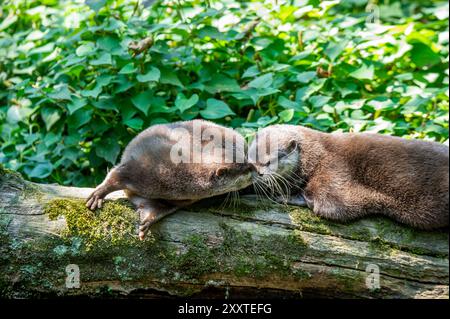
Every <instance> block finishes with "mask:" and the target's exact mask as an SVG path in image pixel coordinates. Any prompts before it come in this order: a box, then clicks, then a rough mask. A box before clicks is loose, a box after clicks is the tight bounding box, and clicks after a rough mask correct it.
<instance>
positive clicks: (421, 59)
mask: <svg viewBox="0 0 450 319" xmlns="http://www.w3.org/2000/svg"><path fill="white" fill-rule="evenodd" d="M412 46H413V48H412V49H411V51H410V52H411V60H412V61H413V62H414V64H415V65H417V66H418V67H419V68H423V67H425V66H433V65H436V64H438V63H440V62H441V56H440V55H439V54H437V53H436V52H434V51H433V50H432V49H431V48H430V47H429V46H428V45H426V44H425V43H422V42H417V43H413V44H412Z"/></svg>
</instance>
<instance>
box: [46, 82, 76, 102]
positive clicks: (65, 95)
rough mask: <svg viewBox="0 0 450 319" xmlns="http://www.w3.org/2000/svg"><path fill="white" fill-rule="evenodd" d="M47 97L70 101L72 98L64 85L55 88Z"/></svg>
mask: <svg viewBox="0 0 450 319" xmlns="http://www.w3.org/2000/svg"><path fill="white" fill-rule="evenodd" d="M48 96H49V97H51V98H52V99H55V100H70V99H71V97H72V95H71V93H70V91H69V88H68V87H67V85H65V84H63V85H58V86H56V87H55V89H54V91H53V92H52V93H50V94H49V95H48Z"/></svg>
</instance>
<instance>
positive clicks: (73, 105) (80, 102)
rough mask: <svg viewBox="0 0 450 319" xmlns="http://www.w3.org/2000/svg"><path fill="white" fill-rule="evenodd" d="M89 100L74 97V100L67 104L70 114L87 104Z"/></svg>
mask: <svg viewBox="0 0 450 319" xmlns="http://www.w3.org/2000/svg"><path fill="white" fill-rule="evenodd" d="M87 103H88V101H87V99H85V98H79V97H74V98H73V99H72V101H71V102H70V103H69V104H67V109H68V110H69V115H70V114H73V113H75V111H77V110H79V109H81V108H82V107H84V106H85V105H87Z"/></svg>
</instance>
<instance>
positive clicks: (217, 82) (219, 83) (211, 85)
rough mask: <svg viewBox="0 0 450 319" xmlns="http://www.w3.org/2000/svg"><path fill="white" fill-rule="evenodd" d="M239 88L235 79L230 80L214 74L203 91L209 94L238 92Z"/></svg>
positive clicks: (224, 76)
mask: <svg viewBox="0 0 450 319" xmlns="http://www.w3.org/2000/svg"><path fill="white" fill-rule="evenodd" d="M240 89H241V88H240V86H239V84H238V83H237V81H236V80H235V79H231V78H229V77H227V76H226V75H223V74H214V75H213V76H212V78H211V80H210V81H208V82H207V83H205V90H206V91H208V92H209V93H211V94H216V93H220V92H236V91H240Z"/></svg>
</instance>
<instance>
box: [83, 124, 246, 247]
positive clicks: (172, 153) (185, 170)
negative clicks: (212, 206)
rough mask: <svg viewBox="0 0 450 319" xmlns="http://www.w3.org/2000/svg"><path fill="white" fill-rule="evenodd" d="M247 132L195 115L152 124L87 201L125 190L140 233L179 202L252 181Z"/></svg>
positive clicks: (92, 204) (97, 204) (93, 203)
mask: <svg viewBox="0 0 450 319" xmlns="http://www.w3.org/2000/svg"><path fill="white" fill-rule="evenodd" d="M245 148H246V143H245V140H244V138H243V137H242V136H241V135H239V134H238V133H236V132H235V131H233V130H232V129H229V128H225V127H222V126H219V125H217V124H214V123H211V122H207V121H202V120H193V121H187V122H176V123H172V124H164V125H155V126H151V127H149V128H148V129H146V130H145V131H143V132H141V133H140V134H139V135H137V136H136V137H135V138H134V139H133V140H132V141H131V142H130V143H129V144H128V146H127V147H126V148H125V151H124V153H123V155H122V158H121V161H120V163H119V164H118V165H117V166H116V167H114V168H113V169H112V170H111V171H110V172H109V173H108V175H107V176H106V178H105V180H104V181H103V182H102V183H101V184H100V185H99V186H98V187H97V188H96V189H95V190H94V192H93V193H92V194H91V195H90V196H89V198H88V199H87V202H86V206H87V207H89V208H90V209H91V210H94V209H96V208H97V207H99V208H100V207H101V206H102V201H103V199H104V198H105V196H106V195H107V194H109V193H111V192H113V191H116V190H125V194H126V195H127V197H128V198H129V200H130V201H131V202H132V203H133V204H134V205H135V206H136V207H137V209H138V211H139V213H140V215H141V225H140V228H139V237H140V238H141V239H143V238H144V236H145V233H146V232H147V231H148V228H149V227H150V226H151V225H152V224H154V223H155V222H157V221H158V220H160V219H161V218H163V217H164V216H167V215H168V214H171V213H173V212H175V211H176V210H177V209H178V208H180V207H183V206H186V205H189V204H192V203H194V202H195V201H198V200H200V199H203V198H208V197H212V196H216V195H221V194H224V193H228V192H232V191H236V190H239V189H241V188H244V187H246V186H249V185H251V183H252V181H251V171H252V169H253V166H252V165H250V164H248V163H246V156H245Z"/></svg>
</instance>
